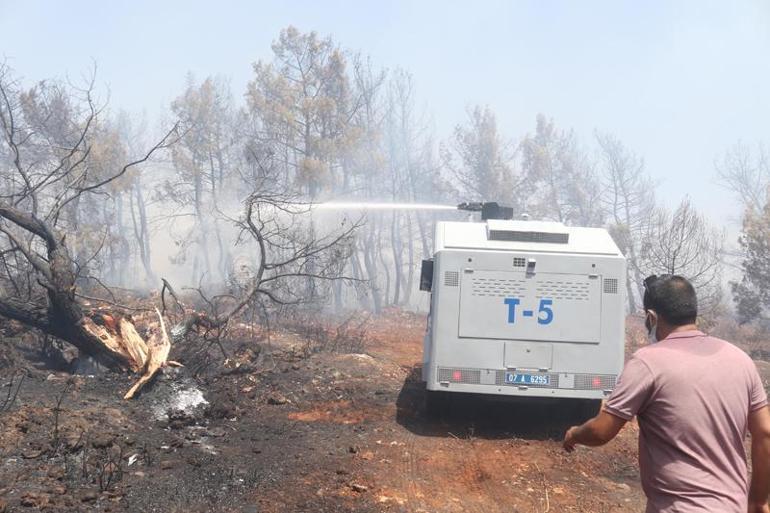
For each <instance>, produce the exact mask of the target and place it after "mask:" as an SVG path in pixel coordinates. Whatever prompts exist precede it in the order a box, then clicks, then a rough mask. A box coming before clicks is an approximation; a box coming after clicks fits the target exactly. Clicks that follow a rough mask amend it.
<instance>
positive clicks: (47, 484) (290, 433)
mask: <svg viewBox="0 0 770 513" xmlns="http://www.w3.org/2000/svg"><path fill="white" fill-rule="evenodd" d="M423 330H424V318H423V317H422V316H420V315H416V314H408V313H403V312H391V313H390V314H389V315H388V316H386V317H384V318H382V319H377V320H373V321H371V324H370V327H369V329H368V332H367V336H366V340H365V344H364V347H363V350H362V352H361V353H355V354H340V353H333V352H328V351H314V350H308V348H309V347H311V342H312V341H310V342H309V341H307V340H305V339H303V338H302V337H300V336H298V335H293V334H291V333H288V332H279V333H276V334H275V336H274V337H273V346H272V347H273V351H272V355H273V356H272V357H264V356H262V357H258V356H256V353H255V352H254V351H247V352H245V353H244V352H240V353H237V356H238V358H240V360H237V358H235V357H233V360H232V361H229V362H228V365H227V366H220V367H219V368H216V369H213V370H211V371H209V372H207V373H205V374H204V376H203V377H198V378H192V377H190V376H189V375H188V372H189V370H185V369H182V370H171V369H168V370H166V371H165V373H164V375H163V376H161V377H160V378H159V379H158V380H156V382H155V383H154V384H153V386H152V387H151V388H150V389H149V390H147V391H146V392H144V393H143V394H142V395H141V396H140V397H138V398H137V399H136V400H134V401H123V400H122V399H121V397H122V395H123V393H124V392H125V391H126V390H127V388H128V387H129V386H130V382H131V378H130V377H129V376H127V375H122V374H115V373H106V374H102V375H99V376H96V377H84V376H75V377H73V376H70V375H69V374H67V373H64V372H54V371H50V370H37V371H34V372H32V373H31V375H30V376H29V377H28V378H27V379H25V381H24V383H23V384H22V386H21V389H20V391H19V394H18V397H17V399H16V401H15V403H14V405H13V407H12V408H11V409H10V410H8V411H5V412H0V513H4V512H6V511H37V510H43V511H105V512H106V511H115V512H122V511H142V512H152V511H159V512H160V511H163V512H175V511H185V512H187V511H191V512H197V511H201V512H203V511H222V512H228V511H238V512H293V511H307V512H336V511H343V512H344V511H350V512H353V511H355V512H380V511H392V512H420V511H422V512H430V513H432V512H484V513H491V512H497V511H501V512H502V511H505V512H516V511H519V512H546V511H576V512H577V511H581V512H613V511H618V512H619V511H624V512H628V511H643V509H644V508H643V506H644V497H643V495H642V493H641V490H640V488H639V484H638V472H637V466H636V436H637V432H636V431H637V430H636V426H635V425H633V424H630V425H629V426H627V427H626V428H625V429H624V430H623V432H622V433H621V434H620V436H619V437H618V438H617V439H616V440H615V441H613V442H611V443H610V444H609V445H607V446H606V447H603V448H599V449H593V450H592V449H585V448H581V449H580V450H578V451H577V452H576V453H574V454H572V455H567V454H565V453H564V452H563V451H562V449H561V446H560V439H561V436H562V434H563V433H564V431H565V430H566V428H567V427H568V426H569V425H570V424H571V423H574V422H577V421H578V420H579V419H578V418H576V415H575V413H574V411H572V410H571V409H570V408H569V407H568V406H569V405H564V404H561V403H547V404H534V405H533V404H516V403H510V402H506V401H499V400H493V401H490V400H484V399H481V398H477V397H463V398H461V399H457V400H454V401H453V402H452V404H451V405H450V407H449V409H447V410H445V411H444V412H442V413H440V414H439V415H438V416H429V415H428V414H427V412H426V410H425V404H424V389H423V386H422V384H421V383H420V382H419V379H418V378H419V362H420V361H421V345H422V334H423ZM236 360H237V361H236ZM234 362H235V363H234ZM238 365H240V366H238ZM0 372H2V373H3V374H2V375H1V376H0V378H2V379H0V383H8V382H9V381H10V378H11V376H10V375H9V374H10V373H11V371H10V370H9V367H5V369H4V370H3V369H2V368H1V367H0ZM15 382H17V383H18V379H17V380H15ZM196 389H197V390H199V391H200V392H201V393H202V394H203V396H204V397H205V398H206V400H207V401H208V405H205V404H203V405H199V406H197V407H195V408H189V409H188V410H187V411H186V412H184V413H183V412H181V411H173V409H171V410H170V409H169V408H173V407H176V406H179V405H180V404H182V402H180V401H182V400H186V401H187V402H188V403H190V404H192V403H194V402H195V401H194V399H195V397H196V392H194V391H195V390H196ZM8 392H9V388H8V387H5V388H3V389H2V390H0V406H2V404H3V400H4V399H5V397H6V394H7V393H8ZM180 393H181V394H182V395H181V396H180V395H179V394H180ZM169 397H174V398H176V399H175V401H176V402H175V403H174V406H173V407H172V406H170V405H169V404H167V403H168V401H169ZM59 399H61V402H60V404H59V406H58V408H57V403H58V401H59ZM182 405H183V404H182Z"/></svg>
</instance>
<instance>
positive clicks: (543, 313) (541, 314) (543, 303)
mask: <svg viewBox="0 0 770 513" xmlns="http://www.w3.org/2000/svg"><path fill="white" fill-rule="evenodd" d="M503 303H505V305H506V306H507V307H508V324H514V323H515V322H516V307H517V306H518V305H519V304H520V301H519V298H516V297H507V298H505V299H504V300H503ZM552 306H553V299H541V300H540V305H539V306H538V309H537V323H538V324H542V325H546V324H551V322H552V321H553V310H552V308H551V307H552ZM524 317H532V311H531V310H525V311H524Z"/></svg>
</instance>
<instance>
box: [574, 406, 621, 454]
mask: <svg viewBox="0 0 770 513" xmlns="http://www.w3.org/2000/svg"><path fill="white" fill-rule="evenodd" d="M625 425H626V420H625V419H621V418H620V417H616V416H615V415H612V414H610V413H607V412H606V411H604V410H602V411H600V412H599V414H598V415H597V416H596V417H594V418H592V419H591V420H589V421H588V422H586V423H585V424H583V425H581V426H573V427H571V428H569V429H568V430H567V433H566V434H565V435H564V442H563V443H562V446H563V447H564V450H565V451H567V452H572V451H574V450H575V445H577V444H582V445H590V446H591V447H596V446H597V445H604V444H606V443H607V442H609V441H610V440H612V439H613V438H615V435H617V434H618V431H620V429H621V428H622V427H623V426H625Z"/></svg>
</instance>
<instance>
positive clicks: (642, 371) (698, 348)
mask: <svg viewBox="0 0 770 513" xmlns="http://www.w3.org/2000/svg"><path fill="white" fill-rule="evenodd" d="M765 405H767V395H766V394H765V389H764V387H763V386H762V380H761V379H760V378H759V374H758V373H757V369H756V367H755V366H754V362H752V361H751V359H750V358H749V357H748V355H747V354H746V353H744V352H743V351H741V350H740V349H738V348H737V347H735V346H734V345H732V344H730V343H728V342H725V341H724V340H720V339H718V338H713V337H709V336H707V335H704V334H703V333H701V332H700V331H683V332H679V333H674V334H672V335H670V336H669V337H667V338H666V339H665V340H662V341H660V342H658V343H657V344H652V345H649V346H646V347H644V348H642V349H640V350H639V351H637V352H636V354H634V356H633V358H631V360H629V361H628V362H627V363H626V366H625V368H624V369H623V373H622V374H621V375H620V377H619V378H618V382H617V385H616V387H615V390H614V391H613V392H612V395H611V396H610V397H609V399H608V400H607V402H606V404H605V406H604V409H605V410H606V411H607V412H608V413H611V414H612V415H615V416H617V417H620V418H622V419H625V420H631V419H632V418H633V417H634V416H635V415H636V416H637V418H638V420H639V469H640V473H641V477H642V488H644V493H645V494H646V495H647V513H652V512H655V513H658V512H666V513H669V512H677V513H691V512H710V513H711V512H720V513H731V512H735V513H745V512H746V508H747V501H748V477H747V468H746V453H745V451H744V447H743V442H744V440H745V438H746V434H747V426H748V416H749V412H752V411H754V410H757V409H759V408H762V407H763V406H765Z"/></svg>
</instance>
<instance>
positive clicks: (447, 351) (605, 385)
mask: <svg viewBox="0 0 770 513" xmlns="http://www.w3.org/2000/svg"><path fill="white" fill-rule="evenodd" d="M458 208H459V209H461V210H469V211H478V212H481V222H438V223H437V225H436V234H435V250H434V254H433V258H431V259H429V260H424V261H423V266H422V275H421V280H420V288H421V289H422V290H427V291H429V292H430V293H431V301H430V313H429V317H428V328H427V332H426V336H425V341H424V348H423V367H422V378H423V380H424V381H425V382H426V388H427V391H428V392H427V394H428V401H429V402H428V405H429V407H430V406H431V402H435V400H436V399H438V398H441V399H442V400H443V399H445V398H446V397H447V395H448V394H451V393H478V394H493V395H504V396H518V397H529V398H570V399H583V400H590V401H591V402H590V403H589V404H588V406H592V407H594V408H595V404H596V402H597V400H601V399H602V398H603V397H605V396H606V395H608V394H609V393H610V392H611V391H612V389H613V387H614V386H615V381H616V379H617V377H618V375H619V374H620V371H621V369H622V367H623V360H624V345H625V344H624V341H625V329H624V322H625V304H626V297H625V291H626V287H625V279H626V261H625V258H624V256H623V254H622V253H621V251H620V250H619V249H618V247H617V245H616V244H615V242H614V241H613V240H612V238H611V237H610V235H609V233H608V232H607V230H604V229H601V228H581V227H573V226H565V225H564V224H562V223H557V222H540V221H529V220H526V218H525V219H523V220H513V219H512V217H513V210H512V209H510V208H507V207H500V206H499V205H497V204H496V203H463V204H460V205H458ZM584 404H585V403H584Z"/></svg>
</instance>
